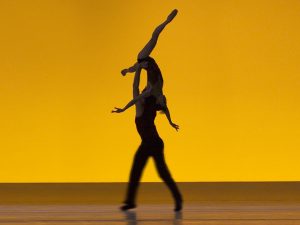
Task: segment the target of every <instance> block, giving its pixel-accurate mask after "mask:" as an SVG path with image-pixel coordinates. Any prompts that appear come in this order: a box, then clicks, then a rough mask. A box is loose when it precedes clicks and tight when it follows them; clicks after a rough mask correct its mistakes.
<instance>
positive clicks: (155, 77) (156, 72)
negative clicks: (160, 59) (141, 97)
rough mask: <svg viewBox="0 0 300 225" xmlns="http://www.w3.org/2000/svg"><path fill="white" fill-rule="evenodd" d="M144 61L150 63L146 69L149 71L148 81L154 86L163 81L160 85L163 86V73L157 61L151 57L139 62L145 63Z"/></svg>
mask: <svg viewBox="0 0 300 225" xmlns="http://www.w3.org/2000/svg"><path fill="white" fill-rule="evenodd" d="M143 61H147V62H148V67H147V68H145V69H146V71H147V81H148V82H149V83H151V84H152V85H154V84H157V82H158V81H159V80H161V82H160V83H161V85H163V77H162V74H161V71H160V69H159V67H158V65H157V64H156V62H155V60H154V59H153V58H152V57H150V56H148V57H146V58H143V59H140V60H138V62H143Z"/></svg>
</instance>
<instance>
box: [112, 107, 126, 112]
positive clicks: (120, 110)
mask: <svg viewBox="0 0 300 225" xmlns="http://www.w3.org/2000/svg"><path fill="white" fill-rule="evenodd" d="M124 111H125V110H124V109H121V108H117V107H115V110H112V111H111V112H112V113H121V112H124Z"/></svg>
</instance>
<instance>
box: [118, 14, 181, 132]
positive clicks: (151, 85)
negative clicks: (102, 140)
mask: <svg viewBox="0 0 300 225" xmlns="http://www.w3.org/2000/svg"><path fill="white" fill-rule="evenodd" d="M177 12H178V10H177V9H174V10H173V11H172V12H171V13H170V15H169V16H168V17H167V19H166V21H165V22H163V23H162V24H160V25H159V26H158V27H157V28H156V29H155V30H154V32H153V34H152V37H151V39H150V41H149V42H148V43H147V44H146V46H145V47H144V48H143V49H142V50H141V51H140V53H139V54H138V58H137V60H138V62H137V63H135V64H134V65H133V66H132V67H130V68H128V69H123V70H122V71H121V73H122V75H123V76H125V75H126V74H127V73H128V72H129V73H133V72H136V71H137V69H138V68H143V69H146V71H147V87H146V89H145V90H144V91H143V92H142V93H141V94H139V95H137V96H136V97H134V98H133V99H132V100H131V101H130V102H129V103H128V104H127V105H126V106H125V107H124V108H122V109H121V108H117V107H115V111H116V112H124V111H125V110H126V109H128V108H129V107H131V106H133V105H134V104H135V103H136V102H137V101H139V100H140V99H143V98H145V97H148V96H150V95H153V96H154V97H155V98H156V103H157V104H159V105H161V109H162V111H163V112H164V113H165V114H166V116H167V118H168V121H169V123H170V125H171V126H172V127H174V128H175V129H176V130H178V128H179V127H178V125H176V124H174V123H172V120H171V116H170V112H169V110H168V108H167V107H166V105H167V100H166V97H165V95H163V90H162V89H163V77H162V74H161V71H160V69H159V67H158V65H157V63H156V62H155V60H154V59H153V58H152V57H150V56H149V55H150V53H151V52H152V50H153V49H154V47H155V46H156V43H157V40H158V37H159V35H160V33H161V32H162V31H163V29H164V28H165V26H166V25H167V24H168V23H170V22H171V21H172V20H173V19H174V17H175V16H176V15H177Z"/></svg>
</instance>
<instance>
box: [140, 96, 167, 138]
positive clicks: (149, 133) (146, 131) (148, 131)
mask: <svg viewBox="0 0 300 225" xmlns="http://www.w3.org/2000/svg"><path fill="white" fill-rule="evenodd" d="M143 107H144V110H143V114H142V115H141V116H139V117H135V124H136V128H137V131H138V132H139V134H140V136H141V139H142V141H144V142H153V141H157V140H161V139H160V137H159V135H158V132H157V130H156V126H155V124H154V120H155V117H156V111H157V110H161V109H160V106H159V105H158V104H156V98H155V97H154V96H152V95H151V96H149V97H147V98H145V100H144V103H143Z"/></svg>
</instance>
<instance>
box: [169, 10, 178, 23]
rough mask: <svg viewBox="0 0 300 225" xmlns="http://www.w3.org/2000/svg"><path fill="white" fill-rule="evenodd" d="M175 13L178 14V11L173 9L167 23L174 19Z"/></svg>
mask: <svg viewBox="0 0 300 225" xmlns="http://www.w3.org/2000/svg"><path fill="white" fill-rule="evenodd" d="M177 13H178V10H177V9H174V10H173V11H172V12H171V13H170V15H169V16H168V18H167V22H168V23H170V22H171V21H172V20H173V19H174V17H175V16H176V15H177Z"/></svg>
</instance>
